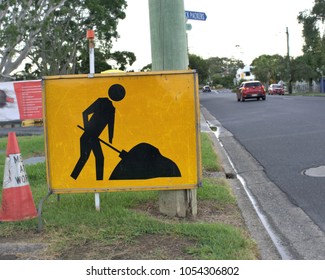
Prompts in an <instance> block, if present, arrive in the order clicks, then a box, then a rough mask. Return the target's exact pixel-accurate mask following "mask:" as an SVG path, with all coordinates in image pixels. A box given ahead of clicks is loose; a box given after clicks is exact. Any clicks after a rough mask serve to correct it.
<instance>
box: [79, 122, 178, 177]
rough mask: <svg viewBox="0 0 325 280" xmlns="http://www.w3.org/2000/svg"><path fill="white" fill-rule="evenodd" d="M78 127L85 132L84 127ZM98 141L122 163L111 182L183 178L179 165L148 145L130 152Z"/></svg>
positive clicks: (140, 146)
mask: <svg viewBox="0 0 325 280" xmlns="http://www.w3.org/2000/svg"><path fill="white" fill-rule="evenodd" d="M78 127H79V128H80V129H82V130H84V128H83V127H81V126H80V125H78ZM98 140H99V141H100V142H101V143H103V144H104V145H106V146H107V147H109V148H110V149H112V150H113V151H115V152H117V153H118V154H119V157H120V158H121V160H120V162H119V163H118V164H117V166H116V167H115V168H114V170H113V172H112V174H111V175H110V177H109V180H132V179H133V180H140V179H150V178H157V177H181V173H180V171H179V168H178V167H177V165H176V164H175V163H174V162H173V161H172V160H170V159H168V158H166V157H164V156H163V155H162V154H161V153H160V151H159V149H157V148H156V147H154V146H152V145H150V144H148V143H140V144H138V145H136V146H134V147H133V148H132V149H131V150H130V151H129V152H127V151H125V150H118V149H117V148H115V147H114V146H113V145H111V144H109V143H107V142H105V141H104V140H102V139H100V138H98Z"/></svg>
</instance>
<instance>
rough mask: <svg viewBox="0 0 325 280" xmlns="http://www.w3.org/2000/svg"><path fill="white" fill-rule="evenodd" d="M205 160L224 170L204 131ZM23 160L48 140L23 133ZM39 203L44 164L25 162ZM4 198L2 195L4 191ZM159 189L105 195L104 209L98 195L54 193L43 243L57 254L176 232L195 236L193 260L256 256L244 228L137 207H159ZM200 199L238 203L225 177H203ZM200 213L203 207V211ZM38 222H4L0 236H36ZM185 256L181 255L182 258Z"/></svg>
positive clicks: (0, 143) (0, 163)
mask: <svg viewBox="0 0 325 280" xmlns="http://www.w3.org/2000/svg"><path fill="white" fill-rule="evenodd" d="M201 135H202V164H203V168H205V169H209V170H214V171H217V170H221V166H220V164H219V163H218V157H217V155H216V154H215V153H214V151H213V148H212V142H211V139H209V136H208V134H205V133H202V134H201ZM6 141H7V139H6V138H0V151H1V150H2V151H3V150H5V149H6ZM18 142H19V146H20V149H21V153H22V157H23V159H25V158H28V157H29V156H32V155H43V154H44V144H43V142H44V138H43V137H41V136H33V137H19V138H18ZM4 162H5V154H4V153H0V176H1V178H3V170H4ZM26 172H27V174H28V177H29V183H30V186H31V189H32V193H33V197H34V201H35V204H36V205H37V204H38V202H39V201H40V200H41V199H42V198H43V197H44V196H45V195H46V194H47V192H48V189H47V184H46V174H45V163H38V164H36V165H32V166H29V165H28V166H26ZM0 196H1V195H0ZM158 196H159V194H158V192H157V191H147V192H113V193H101V195H100V199H101V210H100V212H98V211H96V210H95V207H94V194H89V193H88V194H66V195H61V196H60V201H58V200H57V196H56V195H51V196H50V197H49V199H48V200H47V201H46V202H45V203H44V205H43V215H42V217H43V233H42V238H43V239H44V242H47V243H49V244H50V249H49V250H50V251H49V252H51V254H52V255H53V256H60V254H61V252H63V251H68V250H72V249H73V248H76V247H80V246H81V245H83V244H85V243H87V242H89V241H90V242H98V243H99V244H102V245H103V246H106V245H114V244H117V243H123V244H126V246H127V245H128V244H129V246H132V244H133V242H134V241H135V240H136V238H138V237H141V236H146V235H156V236H157V239H159V238H160V236H162V235H165V236H177V237H178V238H182V239H185V240H190V241H191V243H190V244H192V245H189V246H187V247H186V250H185V252H184V254H188V255H189V256H192V258H193V259H202V260H207V259H256V258H258V257H257V253H256V252H257V250H256V245H255V243H254V242H253V241H252V240H251V239H250V238H249V237H248V235H247V233H246V231H245V230H244V229H243V228H238V227H235V226H232V225H229V224H224V223H217V222H215V223H208V222H202V221H193V220H189V219H172V218H166V217H165V218H158V217H155V216H152V215H148V214H147V213H146V212H145V211H142V212H141V211H135V208H137V207H139V205H146V204H148V205H155V204H156V205H157V204H158ZM198 200H200V201H210V202H213V203H215V204H216V206H215V207H216V208H218V207H219V208H220V209H222V208H224V207H227V206H228V207H236V201H235V198H234V196H233V195H232V193H231V191H230V188H229V187H228V186H227V184H226V181H225V180H215V179H211V178H204V180H203V188H199V189H198ZM199 211H200V210H199ZM37 226H38V220H37V219H32V220H27V221H22V222H11V223H10V222H9V223H0V228H1V231H0V237H11V238H12V237H15V236H20V237H21V236H24V235H31V234H35V232H36V229H37ZM180 258H182V257H181V256H180Z"/></svg>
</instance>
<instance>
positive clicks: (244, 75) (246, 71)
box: [236, 65, 255, 83]
mask: <svg viewBox="0 0 325 280" xmlns="http://www.w3.org/2000/svg"><path fill="white" fill-rule="evenodd" d="M240 80H245V81H253V80H255V75H254V74H253V73H252V66H249V65H245V66H244V68H239V69H238V70H237V74H236V81H237V83H239V81H240Z"/></svg>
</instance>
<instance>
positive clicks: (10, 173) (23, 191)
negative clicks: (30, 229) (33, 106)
mask: <svg viewBox="0 0 325 280" xmlns="http://www.w3.org/2000/svg"><path fill="white" fill-rule="evenodd" d="M35 217H37V210H36V208H35V204H34V200H33V195H32V192H31V189H30V186H29V182H28V177H27V174H26V171H25V167H24V163H23V159H22V156H21V153H20V149H19V146H18V141H17V137H16V134H15V133H14V132H9V133H8V144H7V152H6V163H5V170H4V176H3V192H2V207H1V209H0V221H20V220H26V219H31V218H35Z"/></svg>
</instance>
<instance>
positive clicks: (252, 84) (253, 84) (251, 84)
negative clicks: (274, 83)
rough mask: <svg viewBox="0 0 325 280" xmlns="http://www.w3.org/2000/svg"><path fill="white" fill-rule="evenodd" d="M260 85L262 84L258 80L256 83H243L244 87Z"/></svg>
mask: <svg viewBox="0 0 325 280" xmlns="http://www.w3.org/2000/svg"><path fill="white" fill-rule="evenodd" d="M260 86H262V84H261V83H258V82H256V83H247V84H245V85H244V87H260Z"/></svg>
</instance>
